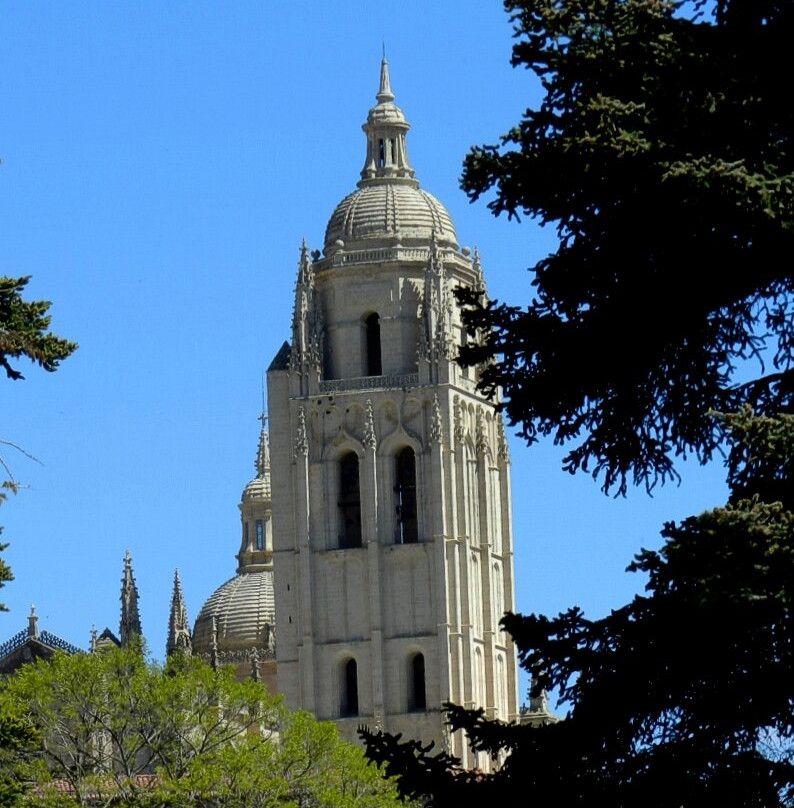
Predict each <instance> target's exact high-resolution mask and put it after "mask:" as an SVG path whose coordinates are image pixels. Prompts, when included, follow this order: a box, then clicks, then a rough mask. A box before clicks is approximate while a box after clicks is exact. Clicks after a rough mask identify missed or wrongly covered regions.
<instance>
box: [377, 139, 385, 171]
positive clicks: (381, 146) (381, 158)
mask: <svg viewBox="0 0 794 808" xmlns="http://www.w3.org/2000/svg"><path fill="white" fill-rule="evenodd" d="M385 165H386V144H385V143H384V142H383V139H382V138H381V139H380V140H379V141H378V168H383V166H385Z"/></svg>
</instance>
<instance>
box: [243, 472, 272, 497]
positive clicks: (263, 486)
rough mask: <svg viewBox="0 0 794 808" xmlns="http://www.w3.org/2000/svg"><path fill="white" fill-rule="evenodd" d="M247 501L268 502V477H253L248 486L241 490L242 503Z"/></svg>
mask: <svg viewBox="0 0 794 808" xmlns="http://www.w3.org/2000/svg"><path fill="white" fill-rule="evenodd" d="M249 499H265V500H268V501H269V500H270V476H269V475H268V476H267V477H254V479H253V480H251V482H250V483H248V485H246V487H245V488H244V489H243V498H242V501H243V502H245V501H246V500H249Z"/></svg>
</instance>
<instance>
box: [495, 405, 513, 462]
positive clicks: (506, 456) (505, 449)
mask: <svg viewBox="0 0 794 808" xmlns="http://www.w3.org/2000/svg"><path fill="white" fill-rule="evenodd" d="M496 424H497V429H498V441H499V448H498V453H499V459H500V460H501V461H502V462H503V463H509V462H510V446H509V445H508V443H507V435H506V434H505V422H504V419H503V418H502V416H501V414H499V415H498V416H497V418H496Z"/></svg>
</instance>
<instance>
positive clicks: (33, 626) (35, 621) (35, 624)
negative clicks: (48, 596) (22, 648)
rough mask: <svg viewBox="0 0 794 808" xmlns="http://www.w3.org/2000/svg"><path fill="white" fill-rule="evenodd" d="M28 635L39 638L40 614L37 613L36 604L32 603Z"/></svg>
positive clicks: (35, 638)
mask: <svg viewBox="0 0 794 808" xmlns="http://www.w3.org/2000/svg"><path fill="white" fill-rule="evenodd" d="M28 637H30V638H32V639H34V640H37V639H38V638H39V616H38V615H37V614H36V606H35V605H34V604H33V603H31V604H30V614H29V615H28Z"/></svg>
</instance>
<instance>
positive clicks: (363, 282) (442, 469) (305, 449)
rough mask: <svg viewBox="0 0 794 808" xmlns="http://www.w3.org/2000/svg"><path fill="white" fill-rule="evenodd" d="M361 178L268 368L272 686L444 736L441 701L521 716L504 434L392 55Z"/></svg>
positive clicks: (306, 258) (355, 718)
mask: <svg viewBox="0 0 794 808" xmlns="http://www.w3.org/2000/svg"><path fill="white" fill-rule="evenodd" d="M376 99H377V104H376V105H375V106H374V107H373V108H372V109H371V110H370V112H369V116H368V118H367V122H366V123H365V124H364V127H363V129H364V133H365V134H366V141H367V149H366V158H365V161H364V168H363V170H362V171H361V179H360V180H359V182H358V188H357V190H356V191H354V192H353V193H352V194H350V195H349V196H347V197H346V198H345V199H343V200H342V201H341V202H340V203H339V205H338V206H337V207H336V209H335V210H334V212H333V214H332V215H331V218H330V221H329V222H328V226H327V229H326V233H325V243H324V249H323V251H322V253H321V252H320V251H316V252H314V253H311V254H310V253H309V249H308V247H307V245H306V244H305V243H304V244H303V246H302V248H301V252H300V260H299V266H298V277H297V283H296V288H295V308H294V312H293V322H292V342H291V344H289V343H285V344H284V346H283V347H282V349H281V350H280V351H279V352H278V354H277V355H276V358H275V359H274V360H273V363H272V365H271V367H270V370H269V372H268V397H269V400H268V409H269V413H270V421H271V439H272V446H271V460H272V468H273V476H272V489H273V498H272V503H273V549H274V562H273V566H274V574H275V589H276V591H275V599H276V603H277V604H278V608H277V614H276V620H277V635H278V646H277V671H278V673H277V675H278V689H279V691H281V692H282V693H284V694H285V696H286V700H287V704H288V705H289V706H290V707H296V708H297V707H300V708H303V709H308V710H311V711H313V712H314V713H315V714H316V715H317V717H318V718H320V719H333V720H335V721H336V722H337V724H338V726H339V727H340V729H341V731H342V733H343V735H345V736H346V737H347V738H350V739H353V738H355V737H356V729H357V727H358V726H359V725H360V724H368V725H369V726H370V727H373V728H374V727H381V728H383V729H385V730H387V731H389V732H402V733H404V736H405V737H406V738H408V737H412V738H420V739H422V740H424V741H426V742H427V741H430V740H435V741H436V743H437V745H439V747H441V746H443V747H444V748H446V749H447V750H448V751H450V752H452V753H454V754H456V755H459V756H461V757H463V758H464V762H466V763H468V764H470V765H478V764H479V765H482V764H483V761H477V760H476V758H475V757H474V756H472V755H471V753H470V752H469V751H468V750H467V749H466V748H465V746H464V743H463V739H462V738H460V737H450V736H449V733H448V732H447V731H446V730H445V726H444V715H443V712H442V709H441V705H442V704H443V703H444V702H445V701H452V702H455V703H457V704H462V705H465V706H477V707H482V708H484V709H485V711H486V713H487V715H488V716H489V717H492V718H499V719H503V720H512V719H514V718H516V717H517V714H518V703H517V663H516V654H515V649H514V647H513V645H512V642H511V641H510V638H509V636H508V635H506V634H505V633H504V632H502V631H501V630H500V629H499V625H498V623H499V620H500V618H501V616H502V614H503V613H504V612H505V611H508V610H512V609H514V587H513V537H512V532H511V515H510V479H509V459H508V454H507V443H506V439H505V434H504V429H503V425H502V421H501V417H500V416H499V414H498V413H497V412H496V411H495V409H494V404H493V402H490V401H487V400H485V399H484V398H483V397H482V396H481V395H480V394H479V393H478V392H477V391H476V389H475V382H476V380H475V371H474V370H473V369H470V368H461V367H459V366H458V365H457V363H456V361H455V359H456V356H457V352H458V346H460V344H461V343H462V342H464V341H465V335H464V332H463V328H462V325H461V317H460V310H459V308H458V306H457V303H456V301H455V298H454V295H453V290H454V289H455V288H456V287H458V286H467V287H474V288H478V289H481V290H484V286H483V284H484V281H483V274H482V268H481V266H480V261H479V257H478V255H477V254H476V252H475V254H474V255H473V256H472V255H471V253H470V251H469V250H468V249H467V248H463V249H460V248H459V246H458V242H457V236H456V233H455V228H454V225H453V223H452V219H451V218H450V215H449V213H448V212H447V210H446V208H445V207H444V206H443V205H442V204H441V203H440V202H439V201H438V200H437V199H435V198H434V197H433V196H431V195H430V194H428V193H427V192H426V191H424V190H422V189H421V188H420V187H419V182H418V181H417V180H416V178H415V176H414V170H413V168H412V167H411V163H410V160H409V158H408V151H407V147H406V134H407V132H408V130H409V124H408V122H407V121H406V120H405V116H404V115H403V113H402V110H400V109H399V107H397V106H396V105H395V103H394V94H393V93H392V90H391V85H390V78H389V69H388V64H387V62H386V60H385V59H384V60H383V63H382V65H381V74H380V86H379V89H378V93H377V95H376Z"/></svg>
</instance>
